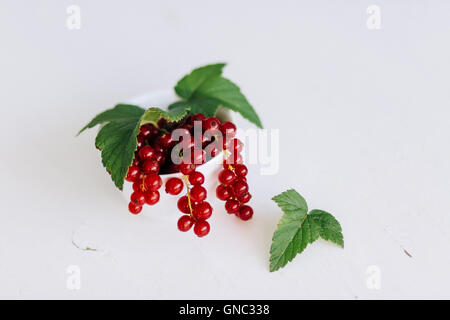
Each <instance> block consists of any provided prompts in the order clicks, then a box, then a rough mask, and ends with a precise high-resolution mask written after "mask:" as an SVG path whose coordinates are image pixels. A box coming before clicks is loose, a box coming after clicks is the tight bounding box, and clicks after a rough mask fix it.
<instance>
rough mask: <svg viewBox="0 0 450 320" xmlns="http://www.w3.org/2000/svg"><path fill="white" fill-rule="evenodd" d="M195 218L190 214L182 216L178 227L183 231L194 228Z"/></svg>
mask: <svg viewBox="0 0 450 320" xmlns="http://www.w3.org/2000/svg"><path fill="white" fill-rule="evenodd" d="M193 225H194V220H193V219H192V218H191V217H190V216H182V217H181V218H180V219H178V229H179V230H180V231H182V232H186V231H188V230H189V229H191V228H192V226H193Z"/></svg>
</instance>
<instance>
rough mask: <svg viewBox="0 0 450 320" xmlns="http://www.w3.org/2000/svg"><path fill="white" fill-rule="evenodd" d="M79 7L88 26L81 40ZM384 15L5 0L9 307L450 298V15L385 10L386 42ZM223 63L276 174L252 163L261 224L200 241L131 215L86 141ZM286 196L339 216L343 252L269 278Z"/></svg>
mask: <svg viewBox="0 0 450 320" xmlns="http://www.w3.org/2000/svg"><path fill="white" fill-rule="evenodd" d="M69 4H77V5H79V6H80V7H81V13H82V26H81V30H77V31H69V30H67V28H66V25H65V19H66V7H67V6H68V5H69ZM370 4H372V3H370V2H367V1H346V2H341V1H310V2H308V3H307V2H300V1H278V2H276V3H275V2H273V1H271V2H270V1H234V0H230V1H227V2H226V3H225V2H218V1H170V2H167V1H127V2H112V1H100V0H98V1H87V0H84V1H81V0H80V1H71V2H67V1H56V0H55V1H32V2H31V1H16V0H15V1H12V0H11V1H2V2H1V10H0V34H1V39H2V49H1V50H0V64H1V73H0V83H1V90H0V98H1V99H0V101H1V107H0V110H1V119H2V122H1V123H2V124H1V126H0V132H1V137H2V139H1V149H2V160H1V166H0V168H1V169H0V173H1V177H2V183H1V185H0V188H1V189H0V194H1V202H0V214H1V221H0V297H2V298H76V299H78V298H348V299H355V298H420V297H423V298H444V297H445V298H449V297H450V294H449V289H448V287H449V285H450V276H449V274H448V270H449V267H450V258H449V254H448V253H449V245H448V243H449V240H450V233H449V229H450V215H449V208H450V200H449V199H450V197H449V194H450V159H449V156H450V153H449V139H450V126H449V116H450V111H449V110H450V109H449V101H450V90H449V87H448V75H449V74H450V63H449V58H448V57H449V56H450V46H449V44H448V39H449V36H450V24H449V19H448V13H449V12H450V3H449V2H448V1H426V2H425V1H395V2H394V1H377V4H378V5H379V6H380V8H381V10H382V28H381V30H377V31H371V30H368V29H367V28H366V18H367V15H366V8H367V6H368V5H370ZM216 61H227V62H229V66H227V68H226V69H225V75H226V76H227V77H229V78H231V79H233V80H234V81H236V82H237V83H238V84H239V85H240V86H241V87H242V88H243V91H244V92H245V94H246V95H247V97H248V98H249V100H250V101H251V102H252V103H253V105H254V106H255V108H256V109H257V110H258V112H259V114H260V116H261V118H262V120H263V122H264V125H265V126H266V127H267V128H280V130H281V131H280V133H281V137H282V143H281V151H280V157H281V168H280V171H279V173H278V174H277V175H275V176H260V175H259V174H258V170H257V168H256V167H253V168H251V173H250V177H249V181H250V184H251V188H252V191H253V194H254V198H253V206H254V207H255V211H256V216H255V218H254V219H253V221H252V222H250V223H240V222H239V221H237V220H236V219H232V217H229V216H227V215H226V214H225V213H224V211H223V210H221V209H219V208H220V206H221V203H216V202H214V205H215V208H216V210H215V215H214V217H213V218H212V232H211V235H210V236H209V237H207V238H205V239H200V240H199V239H197V238H196V237H195V236H193V234H192V233H189V234H183V233H180V232H178V231H177V230H176V221H175V220H174V221H173V222H165V221H155V220H153V219H152V218H151V217H150V215H142V216H137V217H135V216H131V215H130V214H128V213H127V209H126V202H124V200H123V199H122V197H121V195H120V194H119V192H118V191H117V190H116V189H115V188H114V186H113V184H112V182H111V181H110V179H109V177H108V176H107V175H106V174H105V172H104V169H103V167H102V165H101V163H100V158H99V153H98V151H97V150H96V149H95V148H94V147H93V143H94V142H93V140H94V136H95V130H92V131H91V132H89V133H86V134H83V135H82V136H80V137H78V138H75V134H76V132H77V131H78V130H79V129H80V128H81V127H82V126H83V125H84V124H85V123H86V121H88V120H89V119H90V118H91V117H93V116H94V115H95V114H96V113H98V112H99V111H102V110H103V109H105V108H107V107H110V106H112V105H113V104H115V103H116V102H120V101H123V100H124V99H126V98H128V97H131V96H135V95H137V94H141V93H144V92H148V91H151V90H157V89H163V88H168V87H171V86H173V85H174V83H175V81H176V80H177V79H179V77H181V76H182V75H183V74H184V73H186V72H187V71H188V70H190V69H191V68H192V67H195V66H198V65H202V64H206V63H210V62H216ZM238 123H239V124H241V125H242V126H243V127H246V126H248V124H247V123H246V122H245V121H241V119H239V118H238ZM290 187H294V188H296V189H297V190H298V191H299V192H300V193H302V194H303V195H304V196H305V198H306V199H307V200H308V203H309V205H310V207H311V208H320V209H324V210H327V211H330V212H331V213H333V214H334V215H335V216H336V217H337V218H338V219H339V221H340V222H341V224H342V226H343V229H344V235H345V245H346V248H345V249H344V250H341V249H338V248H337V247H335V246H333V245H329V244H327V243H324V242H317V243H315V244H314V245H312V246H310V247H308V248H307V249H306V251H305V252H304V253H303V254H302V255H301V256H299V257H297V258H296V259H295V260H294V262H292V263H290V264H289V265H288V266H287V267H286V268H284V269H282V270H281V271H279V272H276V273H269V272H268V257H269V255H268V253H269V247H270V242H271V237H272V233H273V231H274V229H275V227H276V223H277V221H278V219H279V217H280V211H279V210H278V209H277V207H276V206H275V204H274V203H272V201H271V200H270V198H271V197H272V196H273V195H275V194H277V193H279V192H281V191H282V190H284V189H286V188H290ZM155 210H158V206H157V207H155ZM174 210H175V208H174ZM159 214H161V215H164V214H168V212H163V211H161V212H159ZM77 247H78V248H77ZM86 247H89V248H91V249H96V251H92V250H88V251H85V250H81V249H79V248H86ZM405 250H406V251H407V252H409V254H410V255H411V257H409V256H408V255H407V254H406V253H405ZM69 265H78V266H79V267H80V270H81V289H80V290H72V291H71V290H68V289H67V288H66V279H67V277H68V275H67V274H66V269H67V267H68V266H69ZM371 265H376V266H379V268H380V270H381V288H380V290H371V289H369V288H368V287H367V286H366V281H367V278H368V275H367V274H366V270H367V268H368V267H369V266H371Z"/></svg>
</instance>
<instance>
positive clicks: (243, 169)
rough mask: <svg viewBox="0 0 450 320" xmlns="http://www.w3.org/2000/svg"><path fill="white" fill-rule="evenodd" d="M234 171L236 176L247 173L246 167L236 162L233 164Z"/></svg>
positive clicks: (243, 175) (242, 175)
mask: <svg viewBox="0 0 450 320" xmlns="http://www.w3.org/2000/svg"><path fill="white" fill-rule="evenodd" d="M234 173H236V175H237V176H238V177H245V176H246V175H247V173H248V169H247V167H246V166H245V165H244V164H236V165H235V166H234Z"/></svg>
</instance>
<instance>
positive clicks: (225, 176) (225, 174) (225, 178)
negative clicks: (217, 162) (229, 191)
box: [219, 169, 236, 185]
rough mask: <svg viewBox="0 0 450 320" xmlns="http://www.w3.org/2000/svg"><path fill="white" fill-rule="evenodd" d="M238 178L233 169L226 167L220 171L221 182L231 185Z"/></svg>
mask: <svg viewBox="0 0 450 320" xmlns="http://www.w3.org/2000/svg"><path fill="white" fill-rule="evenodd" d="M235 179H236V175H235V174H234V172H233V171H231V170H228V169H225V170H222V171H220V172H219V182H220V183H222V184H224V185H230V184H231V183H232V182H233V181H234V180H235Z"/></svg>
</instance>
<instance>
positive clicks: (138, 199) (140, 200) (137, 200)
mask: <svg viewBox="0 0 450 320" xmlns="http://www.w3.org/2000/svg"><path fill="white" fill-rule="evenodd" d="M130 202H133V203H134V204H135V205H138V206H142V205H143V204H144V203H145V194H144V193H143V192H142V191H135V192H133V193H132V194H131V197H130Z"/></svg>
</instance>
